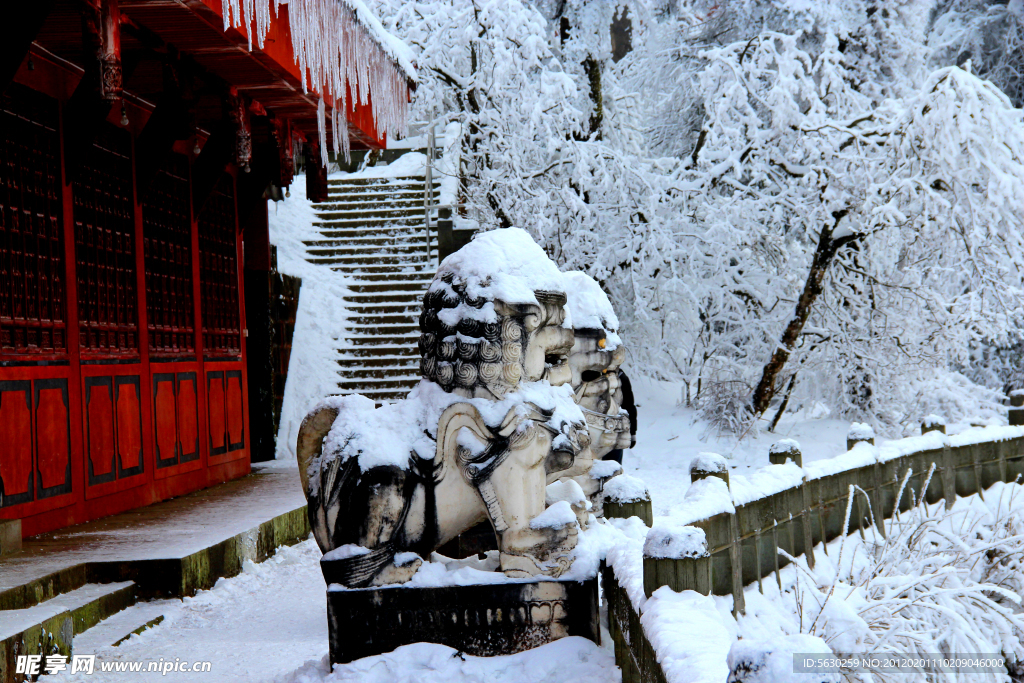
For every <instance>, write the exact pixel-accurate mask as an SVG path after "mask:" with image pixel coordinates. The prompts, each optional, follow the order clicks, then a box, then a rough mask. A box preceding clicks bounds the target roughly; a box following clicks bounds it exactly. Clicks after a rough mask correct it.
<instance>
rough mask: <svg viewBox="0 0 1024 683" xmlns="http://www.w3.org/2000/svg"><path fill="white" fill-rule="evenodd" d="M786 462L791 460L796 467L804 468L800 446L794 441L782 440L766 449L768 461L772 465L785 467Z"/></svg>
mask: <svg viewBox="0 0 1024 683" xmlns="http://www.w3.org/2000/svg"><path fill="white" fill-rule="evenodd" d="M787 460H792V461H793V462H794V463H796V466H797V467H803V466H804V458H803V454H802V453H801V452H800V444H799V443H798V442H797V441H795V440H794V439H783V440H782V441H778V442H776V443H773V444H772V445H771V448H769V449H768V461H769V462H771V464H773V465H785V464H786V461H787Z"/></svg>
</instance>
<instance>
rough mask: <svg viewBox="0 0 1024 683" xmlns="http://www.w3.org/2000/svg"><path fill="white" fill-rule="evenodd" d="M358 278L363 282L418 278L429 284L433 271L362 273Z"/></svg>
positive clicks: (432, 277)
mask: <svg viewBox="0 0 1024 683" xmlns="http://www.w3.org/2000/svg"><path fill="white" fill-rule="evenodd" d="M359 279H360V280H361V281H363V282H384V281H387V280H419V281H421V282H423V283H425V284H426V285H429V284H430V283H431V281H433V279H434V273H433V272H431V271H426V270H421V271H419V272H414V273H405V272H401V271H399V272H393V273H387V272H385V273H362V274H360V276H359Z"/></svg>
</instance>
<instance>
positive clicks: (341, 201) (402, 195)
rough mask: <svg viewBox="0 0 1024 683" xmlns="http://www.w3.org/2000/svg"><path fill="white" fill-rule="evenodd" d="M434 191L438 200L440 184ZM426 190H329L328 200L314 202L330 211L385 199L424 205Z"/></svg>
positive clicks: (415, 188)
mask: <svg viewBox="0 0 1024 683" xmlns="http://www.w3.org/2000/svg"><path fill="white" fill-rule="evenodd" d="M435 188H436V189H435V190H434V192H433V194H434V199H435V200H436V199H437V198H439V197H440V196H441V188H440V186H435ZM424 194H426V192H425V191H424V190H423V188H422V187H412V188H410V189H408V190H402V191H386V190H385V191H381V192H329V193H328V195H327V201H326V202H321V203H320V204H314V206H315V208H317V209H321V208H323V209H324V210H326V211H330V210H332V209H333V208H334V205H348V204H357V203H368V202H372V201H384V202H390V203H399V202H410V203H416V202H419V203H420V205H421V206H422V203H423V195H424Z"/></svg>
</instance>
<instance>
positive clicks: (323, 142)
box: [316, 97, 327, 166]
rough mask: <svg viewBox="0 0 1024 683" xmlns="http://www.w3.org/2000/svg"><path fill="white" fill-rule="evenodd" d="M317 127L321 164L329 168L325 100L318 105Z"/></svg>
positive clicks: (322, 99) (321, 99)
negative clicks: (318, 130)
mask: <svg viewBox="0 0 1024 683" xmlns="http://www.w3.org/2000/svg"><path fill="white" fill-rule="evenodd" d="M316 126H317V128H319V129H320V162H321V163H322V164H323V165H324V166H327V122H326V121H324V98H322V97H321V98H320V101H319V102H318V103H317V105H316Z"/></svg>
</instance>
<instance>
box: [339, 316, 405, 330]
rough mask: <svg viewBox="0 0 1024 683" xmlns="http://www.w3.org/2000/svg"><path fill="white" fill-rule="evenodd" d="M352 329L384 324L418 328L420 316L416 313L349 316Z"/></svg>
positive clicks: (382, 325)
mask: <svg viewBox="0 0 1024 683" xmlns="http://www.w3.org/2000/svg"><path fill="white" fill-rule="evenodd" d="M349 322H350V323H351V324H352V327H353V328H354V329H358V328H361V327H384V326H386V325H409V326H412V327H415V328H416V329H419V324H420V317H419V316H418V315H408V314H407V315H401V314H391V315H387V314H386V315H360V316H356V317H354V318H349Z"/></svg>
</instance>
